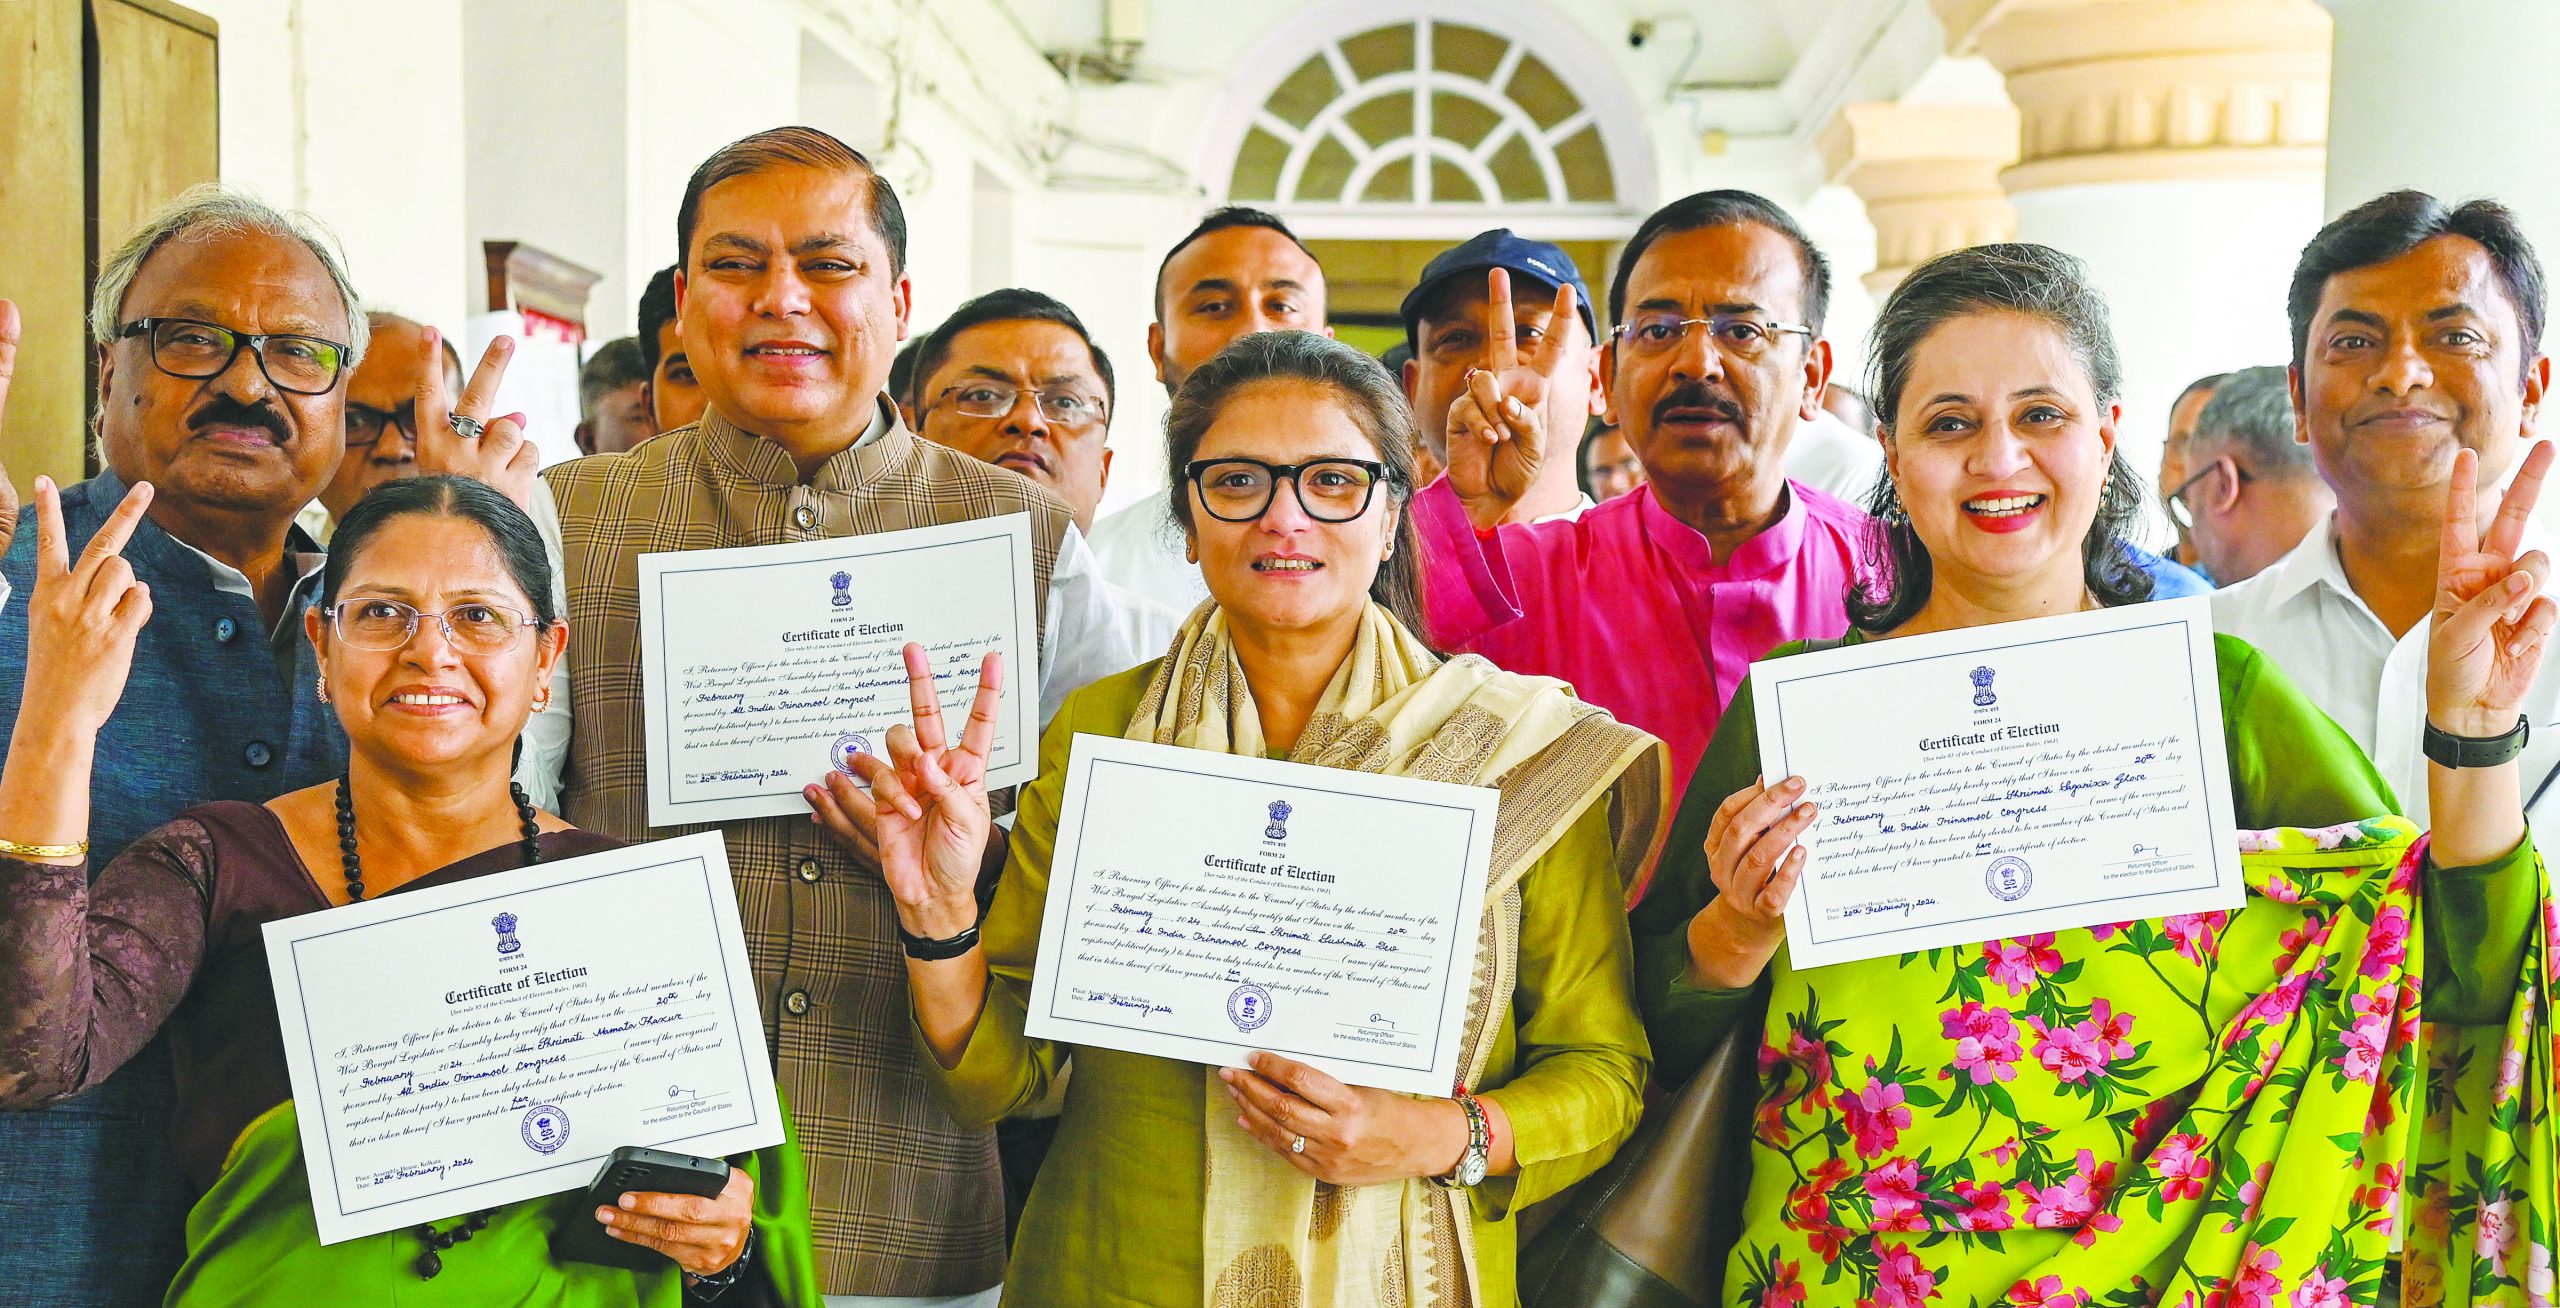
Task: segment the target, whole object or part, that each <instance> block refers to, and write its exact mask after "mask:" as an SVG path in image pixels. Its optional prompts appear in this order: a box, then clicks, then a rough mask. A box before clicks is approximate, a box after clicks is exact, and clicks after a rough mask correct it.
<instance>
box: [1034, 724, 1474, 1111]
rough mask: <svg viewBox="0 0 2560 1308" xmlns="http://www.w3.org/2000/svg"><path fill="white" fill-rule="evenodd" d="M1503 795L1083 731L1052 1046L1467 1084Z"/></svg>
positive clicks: (1068, 805) (1054, 968)
mask: <svg viewBox="0 0 2560 1308" xmlns="http://www.w3.org/2000/svg"><path fill="white" fill-rule="evenodd" d="M1495 800H1496V794H1495V792H1494V791H1491V790H1487V789H1482V788H1480V787H1476V786H1454V785H1450V784H1447V783H1445V782H1436V781H1415V780H1412V779H1409V778H1404V777H1382V776H1375V775H1372V774H1369V773H1363V772H1345V771H1341V770H1339V769H1336V768H1319V767H1310V766H1308V765H1306V764H1303V763H1282V762H1275V761H1273V760H1270V759H1261V758H1238V757H1235V756H1232V755H1227V754H1212V753H1209V752H1207V751H1205V750H1196V749H1176V748H1174V747H1172V746H1168V745H1152V744H1145V743H1141V742H1138V741H1130V740H1118V739H1114V738H1111V737H1107V736H1078V737H1076V738H1075V747H1074V752H1073V754H1072V755H1070V757H1069V761H1068V764H1067V784H1066V798H1065V800H1064V801H1063V804H1062V806H1061V811H1060V813H1059V816H1058V844H1057V852H1056V857H1055V861H1053V862H1052V863H1051V865H1050V868H1049V897H1048V902H1047V905H1046V908H1045V911H1044V913H1043V915H1042V917H1041V921H1040V954H1039V958H1038V961H1037V962H1036V963H1035V964H1034V965H1033V967H1032V972H1031V1011H1030V1021H1029V1022H1028V1023H1027V1024H1026V1027H1025V1029H1026V1030H1027V1031H1028V1032H1029V1033H1030V1034H1031V1035H1033V1036H1037V1037H1041V1038H1045V1039H1056V1040H1063V1041H1068V1042H1070V1043H1074V1044H1083V1045H1098V1046H1102V1047H1104V1048H1109V1049H1123V1050H1129V1051H1131V1052H1135V1053H1141V1054H1156V1055H1159V1056H1162V1057H1165V1058H1180V1059H1186V1060H1189V1061H1191V1062H1195V1063H1211V1064H1218V1065H1224V1066H1231V1067H1241V1066H1243V1065H1244V1062H1245V1058H1246V1056H1247V1055H1249V1054H1251V1053H1252V1052H1253V1051H1254V1050H1257V1049H1263V1050H1269V1051H1270V1052H1272V1053H1276V1054H1281V1055H1284V1056H1286V1057H1289V1058H1294V1059H1297V1060H1298V1061H1300V1062H1303V1063H1307V1064H1310V1065H1312V1066H1315V1067H1318V1068H1322V1069H1323V1070H1324V1071H1325V1072H1326V1073H1328V1074H1330V1075H1332V1076H1334V1077H1336V1078H1338V1079H1340V1080H1342V1081H1344V1082H1346V1083H1348V1084H1351V1085H1366V1086H1377V1087H1379V1088H1381V1089H1386V1090H1403V1091H1409V1092H1412V1093H1415V1094H1430V1095H1445V1094H1447V1093H1449V1089H1450V1087H1451V1086H1453V1085H1455V1084H1456V1083H1457V1079H1458V1046H1459V1042H1460V1035H1461V1030H1460V1028H1461V1027H1462V1026H1463V1025H1464V1023H1465V1020H1466V1005H1467V988H1468V983H1469V981H1470V979H1471V978H1472V977H1473V976H1474V974H1475V961H1476V934H1477V928H1478V925H1479V922H1478V916H1479V914H1480V913H1481V912H1482V911H1483V907H1484V890H1485V873H1486V869H1487V868H1488V867H1489V866H1490V865H1491V863H1492V858H1493V817H1494V804H1495Z"/></svg>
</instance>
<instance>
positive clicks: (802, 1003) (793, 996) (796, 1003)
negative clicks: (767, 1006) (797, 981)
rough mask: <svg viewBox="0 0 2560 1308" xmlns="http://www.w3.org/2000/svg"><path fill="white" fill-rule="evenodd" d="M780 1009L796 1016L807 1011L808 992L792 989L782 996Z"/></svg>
mask: <svg viewBox="0 0 2560 1308" xmlns="http://www.w3.org/2000/svg"><path fill="white" fill-rule="evenodd" d="M782 1011H784V1012H786V1013H789V1014H791V1015H792V1016H793V1017H798V1016H800V1015H802V1014H804V1013H806V1012H808V1011H809V992H808V991H806V990H794V991H792V992H791V993H790V994H787V995H784V996H783V997H782Z"/></svg>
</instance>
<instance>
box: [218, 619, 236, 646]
mask: <svg viewBox="0 0 2560 1308" xmlns="http://www.w3.org/2000/svg"><path fill="white" fill-rule="evenodd" d="M239 634H240V624H239V623H237V622H233V621H232V620H231V619H229V618H218V619H215V621H214V624H213V638H214V639H215V640H219V641H223V642H225V643H228V642H229V641H230V640H231V638H232V637H234V636H237V635H239Z"/></svg>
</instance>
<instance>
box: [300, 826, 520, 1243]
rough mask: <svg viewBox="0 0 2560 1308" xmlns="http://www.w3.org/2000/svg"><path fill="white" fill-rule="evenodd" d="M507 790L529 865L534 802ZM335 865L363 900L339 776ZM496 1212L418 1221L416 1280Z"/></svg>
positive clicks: (359, 861)
mask: <svg viewBox="0 0 2560 1308" xmlns="http://www.w3.org/2000/svg"><path fill="white" fill-rule="evenodd" d="M507 793H508V794H509V795H511V796H512V797H513V798H514V799H515V802H516V817H517V818H518V819H519V820H521V821H522V822H523V824H524V865H525V866H526V867H531V866H533V865H534V864H536V863H539V862H541V861H542V827H541V825H540V824H539V823H537V822H536V821H535V820H534V815H533V801H532V800H531V799H529V798H527V797H526V796H525V793H524V787H522V786H519V785H517V784H515V783H514V782H509V783H507ZM338 864H339V867H340V868H341V870H343V871H344V872H345V873H346V875H347V902H348V903H350V904H355V903H361V902H363V900H364V859H363V858H362V857H361V856H359V855H358V854H357V853H356V801H355V796H354V795H353V794H351V793H349V792H348V790H347V779H346V778H345V777H343V776H341V777H339V778H338ZM496 1215H497V1210H495V1209H484V1210H482V1211H480V1212H476V1213H473V1214H472V1215H470V1216H469V1217H465V1218H463V1219H462V1220H461V1221H459V1222H456V1223H454V1224H453V1225H452V1226H451V1227H449V1228H447V1229H445V1230H442V1231H439V1230H437V1229H436V1228H435V1224H434V1223H432V1222H424V1223H420V1224H419V1226H418V1238H419V1239H420V1240H423V1241H425V1242H426V1245H427V1248H426V1251H425V1252H424V1253H421V1254H419V1255H418V1261H417V1262H416V1263H414V1264H412V1266H414V1267H416V1268H417V1269H418V1279H420V1280H422V1281H428V1280H434V1279H435V1276H436V1273H438V1272H441V1271H443V1270H444V1251H445V1250H447V1249H450V1248H452V1247H454V1246H455V1245H457V1244H461V1243H462V1242H464V1241H466V1240H469V1239H470V1238H471V1237H473V1236H475V1235H478V1234H480V1230H481V1228H482V1227H485V1226H487V1225H488V1224H489V1219H490V1218H491V1217H494V1216H496Z"/></svg>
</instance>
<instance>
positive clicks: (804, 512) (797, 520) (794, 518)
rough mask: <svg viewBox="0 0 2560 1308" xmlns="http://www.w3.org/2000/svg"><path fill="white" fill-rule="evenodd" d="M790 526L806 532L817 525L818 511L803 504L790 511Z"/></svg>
mask: <svg viewBox="0 0 2560 1308" xmlns="http://www.w3.org/2000/svg"><path fill="white" fill-rule="evenodd" d="M791 525H793V526H795V527H798V528H799V529H800V530H802V531H807V530H809V529H810V528H812V527H815V526H817V525H818V511H817V510H816V509H813V508H810V507H809V506H808V505H806V504H803V505H801V506H800V507H798V508H796V509H793V510H792V511H791Z"/></svg>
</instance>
